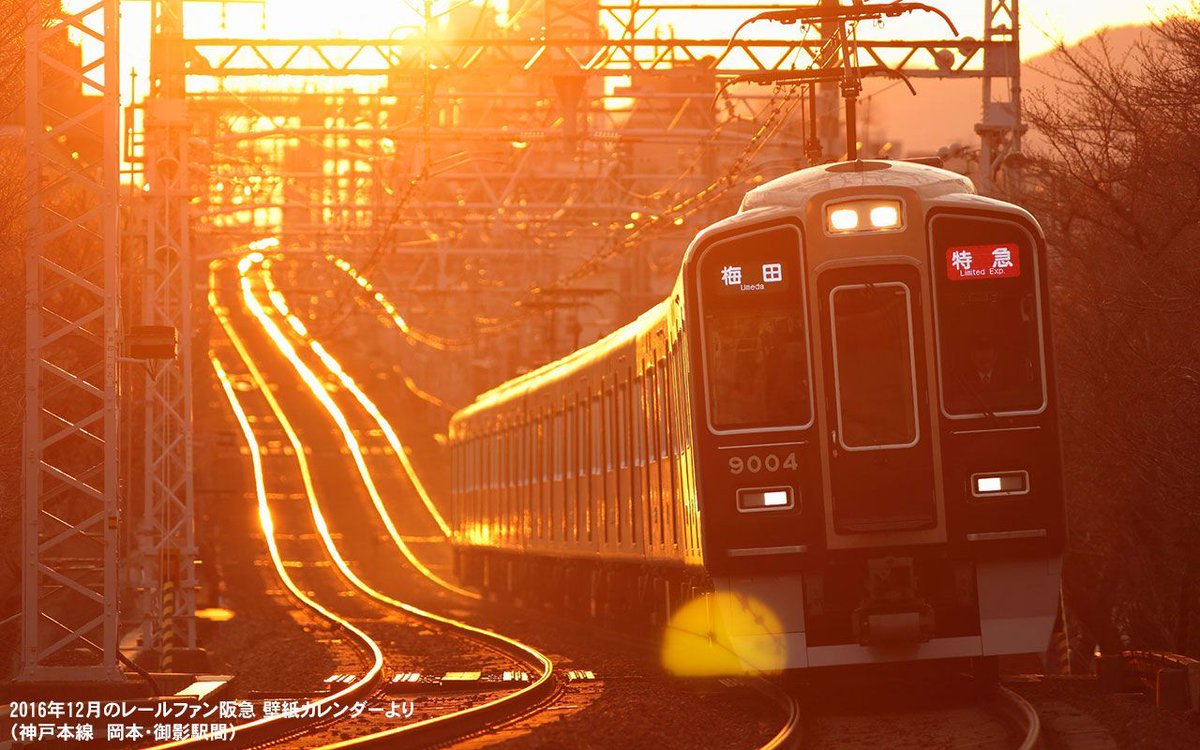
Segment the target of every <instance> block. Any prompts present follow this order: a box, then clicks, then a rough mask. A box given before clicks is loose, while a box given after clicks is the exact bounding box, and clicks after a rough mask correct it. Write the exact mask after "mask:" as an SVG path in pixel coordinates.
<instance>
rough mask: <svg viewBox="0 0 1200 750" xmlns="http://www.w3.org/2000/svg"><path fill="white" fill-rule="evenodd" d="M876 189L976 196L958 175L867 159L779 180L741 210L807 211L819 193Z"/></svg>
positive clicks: (966, 180)
mask: <svg viewBox="0 0 1200 750" xmlns="http://www.w3.org/2000/svg"><path fill="white" fill-rule="evenodd" d="M876 186H877V187H880V188H896V187H903V188H909V189H911V190H915V191H916V192H917V194H918V195H920V196H921V197H922V198H925V199H930V198H937V197H940V196H943V195H950V194H954V193H966V194H974V193H975V186H974V184H973V183H972V182H971V180H970V179H969V178H967V177H964V176H963V175H960V174H958V173H957V172H951V171H949V170H946V169H940V168H938V167H932V166H929V165H926V164H919V163H916V162H907V161H883V160H878V159H864V160H859V161H852V162H837V163H835V164H823V165H821V166H818V167H809V168H808V169H801V170H800V171H798V172H792V173H791V174H786V175H784V176H783V177H778V178H776V179H774V180H771V181H770V182H768V183H766V184H763V185H760V186H758V187H756V188H754V189H753V190H751V191H750V192H748V193H746V195H745V197H743V198H742V207H741V211H743V212H745V211H752V210H754V209H759V208H804V207H805V206H807V205H808V203H809V201H811V200H812V199H813V197H814V196H816V195H818V194H819V193H825V192H828V191H830V190H839V189H842V188H871V187H876Z"/></svg>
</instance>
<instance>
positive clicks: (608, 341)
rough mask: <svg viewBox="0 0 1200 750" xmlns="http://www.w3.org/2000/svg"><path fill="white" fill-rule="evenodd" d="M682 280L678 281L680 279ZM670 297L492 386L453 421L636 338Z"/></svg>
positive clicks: (659, 313) (571, 371)
mask: <svg viewBox="0 0 1200 750" xmlns="http://www.w3.org/2000/svg"><path fill="white" fill-rule="evenodd" d="M676 283H678V281H677V282H676ZM669 299H670V297H668V298H667V299H664V300H663V301H661V302H658V303H656V304H655V305H654V306H653V307H651V308H650V309H649V310H646V311H645V312H643V313H642V314H641V315H639V316H638V317H637V318H636V319H634V320H632V321H630V322H628V323H626V324H625V325H623V326H621V327H620V328H618V329H617V330H615V331H613V332H612V333H609V334H608V335H606V336H603V337H601V338H599V339H597V340H596V341H594V342H592V343H591V344H588V345H587V346H584V347H582V348H580V349H576V350H575V351H573V352H571V353H570V354H568V355H566V356H565V357H561V358H560V359H556V360H553V361H550V362H547V363H545V364H543V365H541V366H540V367H537V368H535V369H533V370H530V371H529V372H526V373H522V374H521V375H518V376H516V377H515V378H513V379H511V380H507V381H505V382H503V383H501V384H500V385H498V386H496V387H494V388H491V389H489V390H487V391H484V392H483V393H481V394H479V395H478V396H476V397H475V401H474V402H472V403H470V404H468V405H467V406H465V407H463V408H462V409H461V410H459V411H458V412H457V413H456V414H454V416H453V417H452V418H451V422H454V421H456V420H457V419H459V418H461V417H467V416H470V415H471V414H473V413H475V412H476V411H478V410H479V409H481V408H484V407H487V406H489V405H491V404H495V403H498V402H500V401H504V400H505V399H507V398H509V397H511V396H514V395H519V394H522V393H524V392H525V391H526V390H527V389H529V388H531V387H533V386H534V385H537V384H540V383H545V382H548V381H550V380H553V379H557V378H561V377H566V376H567V375H569V374H570V373H573V372H574V371H575V370H577V369H578V368H580V367H583V366H585V365H587V364H589V363H590V362H592V361H593V359H594V355H596V354H598V353H600V352H606V351H608V350H610V349H614V348H619V347H621V346H623V345H625V344H628V343H631V342H633V341H635V340H636V339H637V337H638V334H640V333H641V332H642V331H644V330H647V329H649V328H652V327H653V324H654V323H655V322H656V321H657V320H658V319H659V318H661V317H662V316H663V315H665V314H666V306H667V304H668V301H669Z"/></svg>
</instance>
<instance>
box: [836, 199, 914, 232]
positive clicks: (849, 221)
mask: <svg viewBox="0 0 1200 750" xmlns="http://www.w3.org/2000/svg"><path fill="white" fill-rule="evenodd" d="M825 227H826V230H827V231H828V232H829V233H830V234H851V233H859V232H887V231H893V230H896V229H903V228H904V211H903V205H902V204H901V203H900V201H898V200H887V199H878V198H877V199H873V200H860V201H847V202H844V203H834V204H832V205H829V206H826V207H825Z"/></svg>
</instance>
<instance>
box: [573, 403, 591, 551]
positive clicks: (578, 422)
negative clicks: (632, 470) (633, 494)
mask: <svg viewBox="0 0 1200 750" xmlns="http://www.w3.org/2000/svg"><path fill="white" fill-rule="evenodd" d="M577 399H578V400H577V401H576V402H575V403H576V405H577V406H578V409H579V413H578V415H577V416H576V419H575V429H576V430H578V439H577V440H576V443H575V449H576V462H577V463H576V466H575V468H576V473H575V539H576V541H578V540H580V539H586V538H587V536H588V534H587V531H588V524H587V520H588V519H587V516H588V515H589V514H590V510H591V504H590V503H589V502H588V494H589V492H590V487H589V483H588V474H589V472H588V469H589V468H590V467H589V466H588V463H590V455H589V450H590V447H589V446H588V427H589V426H590V423H591V417H590V416H589V414H588V412H589V411H591V407H590V404H589V402H588V397H587V393H586V392H585V393H584V394H583V395H582V396H578V397H577Z"/></svg>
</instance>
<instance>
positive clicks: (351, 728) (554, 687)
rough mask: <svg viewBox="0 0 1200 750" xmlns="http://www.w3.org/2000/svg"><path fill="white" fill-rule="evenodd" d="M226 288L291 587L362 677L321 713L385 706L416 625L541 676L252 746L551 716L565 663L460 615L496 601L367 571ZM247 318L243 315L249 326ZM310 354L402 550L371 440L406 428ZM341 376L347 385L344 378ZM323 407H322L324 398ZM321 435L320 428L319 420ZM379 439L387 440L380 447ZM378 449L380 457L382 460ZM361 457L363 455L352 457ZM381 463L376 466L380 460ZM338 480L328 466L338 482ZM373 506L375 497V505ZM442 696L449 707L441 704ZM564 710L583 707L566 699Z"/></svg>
mask: <svg viewBox="0 0 1200 750" xmlns="http://www.w3.org/2000/svg"><path fill="white" fill-rule="evenodd" d="M243 277H244V274H243ZM214 282H215V277H214ZM239 283H241V286H242V288H241V292H242V299H241V300H240V301H238V303H235V304H238V307H239V308H241V309H243V310H244V311H245V312H246V313H248V314H249V315H250V316H252V317H254V318H256V319H257V322H258V324H259V325H258V327H255V326H253V325H251V327H250V328H249V329H247V330H253V331H254V333H255V335H258V334H259V333H264V334H265V335H266V338H267V339H271V340H272V341H273V342H274V345H275V346H276V347H277V348H279V349H281V350H286V349H287V347H286V346H282V345H281V344H282V341H281V339H282V338H283V337H284V336H285V335H286V336H287V338H289V339H290V340H292V341H293V342H295V341H299V342H300V343H304V337H302V336H291V335H290V334H285V333H284V331H285V330H286V329H287V328H291V329H292V330H293V331H294V332H296V333H299V332H300V331H296V329H297V328H298V326H302V323H299V319H297V318H294V317H293V318H292V319H289V315H288V312H287V309H286V303H285V302H283V300H282V298H281V297H278V296H276V295H271V294H269V293H270V292H271V291H272V285H271V283H270V277H269V275H267V274H265V273H264V274H263V275H262V277H260V280H259V286H258V287H257V288H255V289H251V285H250V283H249V282H248V281H245V280H244V278H243V279H239ZM212 290H213V291H212V295H211V296H210V302H211V303H212V306H213V310H214V313H215V314H216V318H217V320H218V322H219V323H220V325H221V328H222V330H223V331H224V338H223V340H222V341H221V342H220V343H219V345H217V346H216V347H215V349H216V351H214V352H213V354H212V366H213V369H214V373H215V374H216V376H217V378H218V381H219V382H220V384H221V389H222V391H223V393H224V395H225V398H226V400H227V401H228V402H229V404H230V408H231V410H232V411H233V413H234V415H235V417H236V418H237V421H238V425H239V427H240V429H241V431H242V435H243V438H244V441H245V445H246V452H247V453H248V454H249V455H250V457H251V462H250V463H251V468H252V469H253V472H254V486H255V497H256V502H257V505H258V515H259V519H260V522H261V524H262V528H263V534H264V538H265V539H266V540H267V543H268V544H267V547H268V549H269V550H270V557H271V564H272V565H273V567H274V570H275V574H276V575H277V576H278V577H279V579H280V581H281V582H283V583H284V588H285V589H286V590H287V592H288V594H289V596H290V597H291V598H292V599H293V600H295V601H296V602H297V603H299V604H300V605H301V606H302V607H303V608H304V609H306V610H308V611H309V612H310V613H311V614H312V616H313V617H318V618H320V619H321V620H323V621H324V622H325V623H327V624H328V625H327V627H328V628H329V629H330V632H331V633H336V634H338V635H339V636H340V640H342V641H343V642H342V643H341V645H340V655H338V656H337V659H338V663H339V665H340V666H339V668H341V669H343V670H344V671H346V672H348V673H350V674H352V678H349V679H351V681H350V682H349V684H345V685H344V686H342V683H338V684H339V686H340V687H339V688H338V689H337V690H336V691H331V692H330V694H328V695H313V696H311V697H310V698H309V699H307V700H305V701H302V702H301V704H300V709H301V713H302V714H304V713H307V711H306V709H309V708H310V707H318V708H319V707H322V706H329V705H330V704H335V703H341V704H343V705H344V704H345V703H347V702H350V701H361V702H363V703H364V704H366V705H368V706H371V707H375V706H379V705H385V704H386V702H387V701H389V700H391V698H392V695H391V694H390V692H389V690H388V688H389V685H388V680H387V679H386V678H387V677H392V676H395V675H397V674H399V673H400V672H402V671H408V670H409V669H411V668H412V665H413V664H414V655H416V654H421V655H422V656H421V657H420V658H421V659H422V660H424V659H425V658H426V657H427V656H428V654H427V647H428V643H429V642H430V640H433V639H426V641H425V642H424V644H423V647H414V646H413V645H412V644H411V642H407V643H406V639H407V640H408V641H411V636H412V633H413V631H414V629H416V630H417V632H420V629H422V628H423V629H425V630H426V633H427V634H428V633H429V632H432V633H436V634H437V639H436V640H438V641H440V642H444V643H449V642H452V641H453V642H455V643H456V644H457V645H458V647H459V649H460V655H461V654H462V653H468V652H469V653H471V654H473V656H472V657H471V658H474V659H476V661H478V660H479V659H480V656H479V655H480V653H482V652H489V653H490V654H491V657H490V658H492V659H493V660H496V661H494V662H493V663H494V664H495V665H496V667H497V668H499V667H501V666H504V664H503V663H502V662H501V661H500V660H504V659H507V660H508V664H509V666H511V667H514V671H515V669H518V668H519V669H522V670H527V671H528V672H529V673H531V674H532V675H533V679H532V680H530V683H529V684H528V685H527V686H525V687H522V688H519V689H516V690H512V689H510V690H506V691H491V692H487V691H482V692H480V691H476V692H469V693H463V694H459V695H457V696H443V697H439V698H435V699H432V700H430V701H428V702H429V704H430V705H429V706H428V708H429V710H428V711H427V712H426V713H425V714H424V715H422V714H417V715H416V716H412V717H411V718H410V719H409V720H406V721H404V722H403V723H402V724H396V723H394V722H393V723H392V724H391V725H388V724H386V723H385V722H380V721H371V720H370V717H369V716H367V717H365V718H364V716H363V715H360V717H359V718H358V719H357V720H354V721H350V720H346V719H335V718H303V717H299V718H297V717H291V718H289V717H274V718H270V719H259V720H256V721H252V722H247V723H244V724H241V725H238V726H237V727H236V730H237V740H236V742H235V743H234V744H235V745H237V746H239V747H277V746H304V747H327V748H338V747H376V746H388V747H391V746H397V745H399V746H404V747H427V746H437V745H444V744H446V743H450V742H457V741H461V740H464V739H469V738H476V739H477V740H479V741H485V740H487V739H489V738H490V737H491V736H492V734H491V733H492V732H493V731H495V730H496V729H498V728H504V727H521V726H523V725H530V722H533V723H536V722H537V720H538V718H539V714H540V713H542V712H543V710H544V709H546V708H547V707H549V706H551V705H552V704H553V703H554V702H555V700H556V698H560V697H561V696H562V694H563V692H564V686H563V684H562V678H561V677H560V676H558V675H556V674H555V672H554V664H553V663H552V662H551V660H550V658H549V657H548V656H546V655H545V654H542V653H541V652H540V651H537V650H535V649H532V648H530V647H528V646H525V645H524V644H522V643H520V642H518V641H516V640H514V639H511V638H506V637H505V636H502V635H499V634H498V633H496V632H494V631H490V630H487V629H485V628H480V627H475V626H473V625H470V624H468V623H467V622H465V621H463V620H462V619H459V618H461V617H463V616H477V615H478V614H479V612H482V610H479V611H477V612H476V613H475V615H471V614H470V613H469V612H467V613H464V612H462V611H461V610H460V611H457V612H455V615H456V616H455V617H443V616H440V615H437V614H434V612H432V611H430V610H429V609H428V607H430V606H431V605H430V604H424V605H423V606H424V607H426V608H425V609H422V608H421V607H419V606H417V605H415V604H413V603H411V602H409V601H406V600H405V598H404V597H402V596H397V595H396V593H395V592H394V591H392V592H385V591H382V590H379V588H377V587H376V586H373V585H372V584H371V583H370V582H369V576H367V575H365V574H364V571H365V570H366V569H365V568H364V569H362V570H359V569H358V568H357V565H358V564H359V563H360V562H361V561H358V560H355V559H354V557H353V556H352V555H348V554H347V552H348V548H347V546H346V541H345V537H348V536H349V535H342V534H339V533H337V532H336V531H334V530H333V529H332V528H331V525H332V524H331V521H330V518H329V517H328V515H327V514H328V506H329V505H330V504H329V503H328V501H326V502H324V503H323V502H322V499H323V494H324V495H329V493H328V492H325V493H323V491H322V490H323V488H322V487H321V486H320V485H321V482H320V481H319V480H318V479H316V478H314V476H313V474H314V472H313V471H312V467H311V466H310V464H311V462H312V460H314V459H313V456H314V454H315V453H317V452H318V451H317V449H316V446H314V445H306V444H305V442H304V441H303V440H302V438H301V434H308V433H310V432H311V431H312V430H313V429H314V426H313V424H306V425H304V429H303V430H300V429H297V427H296V426H294V425H293V424H292V421H291V419H290V418H289V414H290V413H291V412H290V411H288V410H287V409H285V408H284V405H281V404H280V400H279V398H278V397H277V396H276V391H274V387H273V384H272V383H269V382H268V381H267V379H266V378H265V377H264V375H263V372H261V371H260V369H259V366H258V364H257V362H256V359H255V357H254V356H252V355H251V350H252V349H254V351H256V352H257V349H256V348H254V347H248V346H247V343H246V342H245V341H243V339H242V338H240V337H239V333H238V330H235V327H234V325H232V323H231V321H230V312H229V308H227V307H225V306H224V305H222V304H220V303H219V301H218V295H219V294H220V290H219V289H218V287H217V286H216V284H215V283H214V284H213V287H212ZM267 297H271V298H272V299H271V302H272V304H273V305H274V309H271V308H270V307H269V306H267V305H264V304H263V300H264V299H266V298H267ZM227 301H228V302H234V299H233V298H232V296H231V297H230V298H229V299H228V300H227ZM281 303H282V304H281ZM250 322H251V323H253V321H250ZM281 326H282V328H281ZM238 328H242V326H241V325H239V326H238ZM259 329H261V330H259ZM272 330H274V332H275V333H276V334H277V335H276V336H274V337H272V336H271V332H272ZM256 343H257V344H261V343H263V342H262V341H259V342H256ZM303 353H304V355H305V357H306V358H307V359H308V360H309V361H310V363H311V362H312V358H313V356H316V357H317V358H318V360H319V365H318V364H317V363H313V369H314V370H318V371H319V370H320V365H323V366H324V368H325V371H324V372H321V373H320V374H319V375H317V374H315V373H312V372H310V378H309V379H308V380H309V382H308V385H309V386H310V388H311V390H312V391H313V393H312V395H313V396H316V397H317V401H319V402H322V408H323V409H324V411H325V416H327V417H329V418H331V419H332V421H333V422H334V423H335V424H336V425H337V426H336V428H335V430H334V431H333V433H332V434H333V435H334V437H335V438H340V442H341V443H342V444H343V445H342V446H341V448H340V452H341V454H342V457H341V459H340V460H339V461H338V463H340V464H341V466H342V471H343V472H344V476H342V477H341V478H340V480H339V481H342V482H346V481H349V482H350V483H354V482H355V480H357V481H358V482H361V484H362V485H363V486H365V487H366V490H367V492H368V494H370V495H373V497H372V498H371V499H372V503H371V505H372V506H373V507H374V508H375V510H376V511H377V512H378V513H379V517H380V520H381V521H382V522H383V524H384V525H385V526H390V528H389V529H388V534H387V537H389V538H390V541H391V542H392V543H393V544H394V546H395V547H396V549H398V550H399V551H400V552H402V553H403V552H404V551H405V550H404V549H403V547H404V546H405V543H406V539H405V538H404V537H401V536H400V534H399V532H398V531H397V530H396V529H395V528H394V526H392V525H391V524H390V520H389V519H388V518H387V508H386V507H384V506H385V503H383V502H382V500H381V498H380V497H379V495H380V494H386V493H387V492H390V491H393V490H394V489H395V488H393V487H387V488H385V490H384V492H383V493H381V491H380V488H374V487H372V479H371V472H370V471H369V470H368V468H367V462H368V461H370V460H376V461H378V460H380V458H379V456H378V455H377V454H379V453H380V452H381V451H379V450H378V448H379V447H380V446H379V445H378V444H375V445H371V446H368V445H364V444H363V443H365V442H370V441H369V440H364V436H366V435H367V434H368V433H371V435H372V436H373V437H384V438H386V439H387V444H388V446H390V447H391V449H392V454H393V456H394V455H395V454H401V455H402V454H403V450H404V449H403V446H401V445H399V444H398V439H397V438H396V436H395V435H394V433H393V434H388V433H389V431H390V426H388V425H386V424H382V425H380V423H381V421H382V420H381V415H378V414H374V415H372V416H373V417H375V418H376V419H375V424H376V425H380V429H374V428H370V427H369V426H367V425H364V424H363V423H362V417H363V413H364V412H365V413H368V414H370V413H371V412H372V407H373V405H370V404H368V403H364V400H365V395H364V394H362V393H361V392H356V390H355V386H354V383H353V381H352V380H350V379H349V378H348V376H347V375H345V373H344V372H341V371H340V365H339V364H338V363H337V362H336V360H333V359H332V358H331V357H329V356H328V355H326V356H322V352H321V351H320V349H319V345H317V346H311V344H310V351H305V352H303ZM292 354H293V355H296V352H295V351H293V352H292ZM296 359H299V357H296ZM296 364H297V362H296V361H292V362H291V365H292V366H293V368H294V369H296V370H297V374H300V376H301V379H302V380H303V379H304V376H303V373H302V369H303V368H302V367H300V368H298V367H296ZM335 378H336V380H335ZM337 385H340V386H341V387H340V388H338V387H336V386H337ZM313 386H315V387H313ZM326 392H328V393H329V394H331V395H333V396H336V397H337V400H344V402H345V403H344V404H343V405H342V406H343V407H344V408H346V409H350V408H353V407H352V405H353V404H355V403H357V405H358V406H359V407H362V408H361V409H360V410H357V411H356V418H357V420H358V421H357V423H356V424H350V421H351V420H349V419H347V418H346V417H345V416H343V417H342V418H341V419H339V418H338V417H337V416H336V415H337V412H338V408H339V407H338V405H337V400H335V399H333V398H329V399H325V400H323V399H322V398H321V397H320V395H318V394H323V393H326ZM293 395H294V394H293ZM352 396H353V400H351V397H352ZM289 408H291V407H289ZM309 411H311V412H314V413H316V412H317V410H312V409H310V410H309ZM293 416H300V415H298V414H297V415H293ZM308 416H309V422H313V421H314V420H315V418H313V417H312V415H311V414H310V415H308ZM326 425H327V423H326ZM325 429H326V432H325V434H330V433H329V432H328V427H327V426H326V428H325ZM317 434H320V433H319V431H318V433H317ZM376 442H378V441H376ZM368 447H370V448H373V449H374V450H371V451H368V450H367V448H368ZM369 453H370V454H373V455H375V456H376V457H375V458H374V459H370V458H368V457H367V456H368V454H369ZM347 455H349V457H350V459H351V460H350V461H347V460H346V456H347ZM326 463H330V462H326ZM351 468H352V469H353V470H351ZM371 468H375V467H374V465H372V467H371ZM378 473H380V474H382V472H378ZM393 473H394V474H398V472H393ZM286 477H291V480H290V484H288V483H287V482H286V481H285V482H284V484H283V485H281V486H278V487H272V488H271V489H272V490H273V491H268V484H269V483H270V482H272V481H283V478H286ZM381 479H382V477H381ZM328 483H329V480H328V477H326V484H328ZM325 489H328V488H327V487H326V488H325ZM303 504H306V505H307V508H304V507H303ZM360 504H361V505H363V506H367V504H366V503H360ZM296 519H305V521H304V523H302V524H298V525H296V526H294V527H291V528H288V523H291V522H294V521H296ZM305 524H307V526H306V525H305ZM407 542H408V543H413V540H412V539H411V538H409V539H407ZM411 552H412V550H408V554H404V555H403V556H404V557H405V558H407V559H408V562H409V563H410V565H409V567H410V568H411V570H415V571H417V572H419V573H420V575H421V576H423V577H424V579H425V580H426V581H429V582H432V584H433V585H434V587H437V589H438V590H439V591H440V594H439V596H438V597H436V598H435V599H434V600H433V601H435V602H437V603H438V604H444V603H445V602H446V601H447V600H458V599H461V598H462V596H461V595H462V594H463V593H468V592H463V591H461V590H456V589H457V587H455V586H454V585H453V584H451V583H449V582H448V581H447V580H445V579H443V578H442V577H441V576H440V575H439V573H438V572H437V571H435V570H432V569H431V567H430V566H426V565H424V564H423V563H422V561H421V560H420V559H419V558H417V557H416V555H413V554H411ZM391 559H398V558H397V557H396V555H395V550H393V551H392V554H391ZM347 584H349V586H347ZM426 588H433V587H430V586H426ZM347 593H353V596H347ZM476 598H477V597H476ZM426 601H429V599H426ZM435 608H440V607H436V606H435ZM468 609H469V608H468ZM493 619H494V618H493ZM406 633H407V635H406ZM329 640H330V641H333V640H339V639H333V638H330V639H329ZM343 665H344V666H343ZM750 682H751V683H752V685H753V687H755V688H756V689H757V690H759V691H760V692H761V693H762V694H764V695H765V696H766V697H767V698H768V699H769V700H770V701H772V702H774V703H775V704H777V705H778V706H779V707H780V709H781V711H782V712H783V716H784V722H783V723H782V724H781V726H780V728H779V730H778V731H777V732H776V733H775V734H774V735H773V736H772V737H770V738H769V740H768V741H767V742H766V743H764V744H763V745H762V746H763V747H767V748H787V747H797V746H798V742H797V739H798V734H799V730H800V727H801V722H800V715H801V714H800V711H799V706H798V704H797V702H796V700H795V698H794V697H793V696H790V695H788V694H787V693H786V692H785V691H783V690H781V689H780V688H779V687H778V686H777V685H774V684H772V683H768V682H766V681H750ZM433 703H436V704H437V705H436V706H434V705H432V704H433ZM560 703H561V701H560ZM564 707H569V706H563V705H559V706H557V708H564ZM526 720H529V721H526ZM524 731H528V730H527V729H526V730H524ZM203 740H205V738H203V737H200V738H192V739H191V740H190V741H183V742H175V743H166V744H163V745H159V746H157V747H161V748H167V747H184V746H187V745H196V744H198V741H203Z"/></svg>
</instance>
